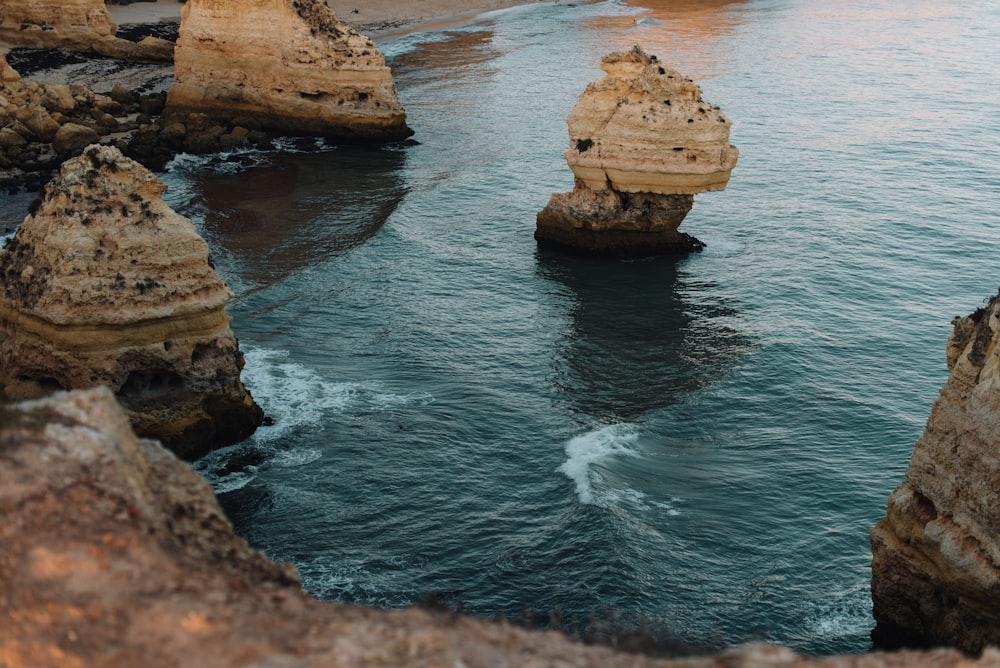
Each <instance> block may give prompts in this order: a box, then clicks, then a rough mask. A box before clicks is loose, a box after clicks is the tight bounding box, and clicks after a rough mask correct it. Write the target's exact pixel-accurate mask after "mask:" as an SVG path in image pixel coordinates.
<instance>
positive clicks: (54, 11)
mask: <svg viewBox="0 0 1000 668" xmlns="http://www.w3.org/2000/svg"><path fill="white" fill-rule="evenodd" d="M115 30H116V26H115V23H114V21H112V20H111V15H110V14H108V10H107V7H105V6H104V0H3V2H2V3H0V41H5V42H8V43H10V44H15V45H18V46H33V47H44V48H56V47H64V48H69V49H80V50H85V51H86V50H89V49H90V48H91V46H92V45H93V44H94V42H97V41H99V40H101V39H104V38H107V37H113V36H114V34H115Z"/></svg>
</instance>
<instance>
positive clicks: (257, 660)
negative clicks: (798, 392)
mask: <svg viewBox="0 0 1000 668" xmlns="http://www.w3.org/2000/svg"><path fill="white" fill-rule="evenodd" d="M0 459H2V462H3V466H0V511H2V512H3V520H4V521H3V522H0V545H3V550H0V628H2V629H3V632H2V633H0V660H2V661H3V663H4V664H5V665H6V666H8V667H9V668H21V667H28V666H30V667H32V668H49V667H52V668H55V667H58V668H66V667H71V668H76V667H83V666H101V667H102V668H126V667H127V668H133V667H134V666H145V667H146V668H159V667H161V666H163V667H166V666H187V665H198V666H212V667H213V668H230V667H232V668H235V667H240V668H244V667H246V666H261V667H263V666H289V667H292V666H294V667H296V668H311V667H316V668H319V667H324V666H330V667H333V666H336V667H337V668H352V667H355V666H423V667H425V668H438V667H441V668H444V667H448V668H453V667H454V666H469V667H470V668H477V667H480V666H483V667H485V666H576V667H578V668H596V667H598V666H601V667H606V668H618V667H625V666H628V667H631V668H652V667H653V666H660V667H661V668H722V667H726V668H751V667H756V668H759V667H761V666H779V665H780V666H784V667H787V668H796V667H802V668H805V667H815V668H890V667H898V668H903V667H906V668H931V667H934V668H959V667H962V668H977V667H982V668H985V667H986V666H997V665H1000V653H997V652H995V651H989V652H987V653H986V654H985V655H984V656H983V657H982V658H981V659H978V660H973V659H968V658H967V657H963V656H962V655H961V654H959V653H958V652H954V651H952V652H947V651H937V652H929V653H926V654H917V653H913V652H909V653H900V654H872V655H858V656H846V657H833V658H808V657H797V656H795V655H794V654H793V653H792V652H790V651H788V650H787V649H783V648H780V647H772V646H767V645H757V646H751V647H746V648H741V649H738V650H733V651H730V652H726V653H724V654H722V655H720V656H718V657H702V658H694V659H685V660H670V659H653V658H649V657H645V656H637V655H634V654H624V653H619V652H615V651H613V650H611V649H609V648H607V647H595V646H590V647H588V646H584V645H579V644H575V643H571V642H569V641H567V640H566V639H565V638H564V637H562V636H561V635H559V634H557V633H554V632H548V633H542V632H533V631H527V630H524V629H519V628H514V627H511V626H509V625H506V624H499V623H489V622H485V621H482V620H477V619H472V618H469V617H463V616H461V615H456V614H454V613H451V612H436V611H429V610H418V609H410V610H372V609H366V608H360V607H347V606H343V605H338V604H334V603H322V602H319V601H316V600H314V599H311V598H309V597H308V596H307V595H306V594H304V593H303V592H302V591H301V587H300V585H299V582H298V578H297V575H296V573H295V571H294V569H293V568H292V567H291V566H289V565H287V564H285V565H280V564H275V563H273V562H271V561H269V560H268V559H267V558H266V557H265V556H264V555H262V554H260V553H259V552H256V551H255V550H253V549H251V548H249V547H248V546H247V544H246V542H245V541H243V540H242V539H240V538H237V537H236V536H235V535H233V533H232V530H231V527H230V525H229V523H228V521H227V520H226V517H225V515H224V514H223V512H222V510H221V509H220V508H219V505H218V503H217V502H216V500H215V497H214V496H213V495H212V491H211V489H209V487H208V485H207V484H206V483H205V481H204V480H203V479H202V478H200V477H199V476H198V475H197V474H195V473H194V472H193V471H192V470H191V469H190V467H188V466H186V465H185V464H184V463H182V462H180V461H178V460H177V458H176V457H174V456H173V455H171V454H170V453H169V452H168V451H166V450H164V449H163V448H162V447H160V446H159V444H157V443H156V442H153V441H144V440H137V439H136V438H135V437H134V435H133V434H132V433H131V431H130V429H129V426H128V422H127V420H126V418H125V416H124V415H123V414H122V412H121V410H120V408H119V407H118V406H117V405H116V403H115V401H114V397H113V396H112V394H111V392H110V391H108V390H107V389H106V388H100V389H93V390H87V391H75V392H70V393H61V394H58V395H55V396H53V397H51V398H48V399H44V400H40V401H33V402H25V403H22V404H19V405H17V406H7V407H2V408H0Z"/></svg>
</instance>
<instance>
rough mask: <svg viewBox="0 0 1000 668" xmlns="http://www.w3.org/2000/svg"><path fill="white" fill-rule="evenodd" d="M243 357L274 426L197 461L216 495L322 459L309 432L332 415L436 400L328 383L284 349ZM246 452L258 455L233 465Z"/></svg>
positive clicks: (380, 387)
mask: <svg viewBox="0 0 1000 668" xmlns="http://www.w3.org/2000/svg"><path fill="white" fill-rule="evenodd" d="M243 354H244V356H245V357H246V366H245V367H244V368H243V373H242V378H243V383H244V384H245V385H246V387H247V389H248V390H250V393H251V394H252V395H253V397H254V400H255V401H256V402H257V403H258V404H259V405H260V406H261V407H262V408H263V409H264V413H265V414H266V415H267V416H268V417H269V418H270V419H271V420H272V421H273V423H272V424H270V425H264V426H261V427H260V428H258V429H257V431H256V432H255V433H254V435H253V436H251V437H250V439H249V440H247V441H246V442H245V443H241V444H238V445H235V446H232V447H229V448H224V449H221V450H217V451H215V452H212V453H209V454H208V455H206V456H205V457H203V458H202V459H200V460H199V461H198V462H196V463H195V468H196V469H197V470H198V471H199V472H200V473H201V474H202V475H203V476H204V477H205V478H206V479H207V480H208V481H209V483H210V484H211V485H212V489H214V490H215V492H216V493H217V494H222V493H225V492H231V491H233V490H236V489H239V488H241V487H245V486H246V485H247V484H249V483H250V482H251V481H252V480H254V479H255V478H256V477H257V475H258V474H259V472H260V471H261V470H262V469H264V468H267V467H271V466H275V467H280V468H294V467H297V466H306V465H308V464H311V463H313V462H315V461H317V460H318V459H320V458H321V457H322V456H323V452H322V450H321V449H320V448H317V447H315V441H313V440H312V439H310V438H309V435H308V433H309V430H311V429H314V428H319V427H321V426H322V425H323V424H326V423H328V422H329V419H330V416H331V415H336V414H340V413H344V412H349V411H365V412H380V411H385V410H392V409H398V408H400V407H406V406H426V405H428V404H430V403H432V402H433V401H434V397H433V396H432V395H430V394H428V393H426V392H418V393H405V394H404V393H393V392H388V391H386V388H385V386H384V384H383V383H379V382H336V381H331V380H328V379H326V378H324V377H323V376H322V375H320V374H319V373H317V372H316V371H315V370H314V369H310V368H309V367H307V366H305V365H304V364H300V363H298V362H293V361H291V360H290V359H289V353H288V352H286V351H279V350H268V349H266V348H254V347H252V346H251V347H247V346H244V348H243ZM248 450H251V451H254V452H255V453H256V456H251V457H248V458H247V460H248V462H250V463H245V464H240V465H239V466H236V467H234V466H230V465H229V464H230V462H231V461H234V460H236V459H239V458H240V457H245V456H246V453H247V451H248ZM253 462H259V463H253Z"/></svg>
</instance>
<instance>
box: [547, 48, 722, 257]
mask: <svg viewBox="0 0 1000 668" xmlns="http://www.w3.org/2000/svg"><path fill="white" fill-rule="evenodd" d="M601 67H602V69H603V70H604V71H605V73H606V76H605V77H604V78H603V79H601V80H600V81H597V82H594V83H591V84H590V85H589V86H587V89H586V90H585V91H584V93H583V94H582V95H581V96H580V101H579V102H578V103H577V105H576V107H574V108H573V111H572V112H570V115H569V118H568V119H567V124H568V126H569V136H570V148H569V150H568V151H567V152H566V162H567V163H568V164H569V166H570V169H572V170H573V174H574V176H575V180H576V185H575V187H574V189H573V192H572V193H567V194H555V195H553V196H552V199H551V200H550V201H549V204H548V206H546V207H545V209H544V210H542V211H541V212H540V213H539V214H538V219H537V230H536V232H535V238H536V239H538V241H539V242H541V243H545V244H548V245H553V246H557V247H563V248H567V249H575V250H578V251H583V252H591V253H595V254H602V255H605V254H606V255H650V254H658V253H664V252H670V251H678V250H680V251H686V250H691V249H696V248H700V247H701V244H700V242H698V241H697V240H695V239H693V238H692V237H690V236H688V235H686V234H683V233H679V232H678V231H677V227H678V226H679V225H680V224H681V221H683V220H684V216H686V215H687V212H688V211H689V210H690V209H691V206H692V204H693V202H694V194H695V193H699V192H705V191H709V190H722V189H723V188H725V187H726V183H728V181H729V174H730V171H731V170H732V168H733V167H734V166H735V164H736V158H737V156H738V151H737V149H736V147H735V146H732V145H731V144H730V143H729V128H730V125H731V123H730V121H729V119H728V118H727V117H726V115H725V114H724V113H722V111H721V110H720V109H719V108H718V107H716V106H713V105H711V104H709V103H707V102H705V101H704V100H702V98H701V90H700V89H699V88H698V86H696V85H695V84H694V83H692V82H691V80H690V79H688V78H686V77H685V76H683V75H682V74H680V73H679V72H677V71H675V70H672V69H670V68H667V67H665V66H663V65H662V64H661V63H660V62H659V61H658V60H657V58H656V56H649V55H647V54H646V53H645V52H643V50H642V49H641V48H640V47H638V46H636V47H634V48H633V49H632V50H631V51H629V52H624V53H612V54H609V55H607V56H605V57H604V59H603V62H602V64H601Z"/></svg>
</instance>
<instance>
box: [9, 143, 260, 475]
mask: <svg viewBox="0 0 1000 668" xmlns="http://www.w3.org/2000/svg"><path fill="white" fill-rule="evenodd" d="M165 190H166V186H165V185H164V184H163V183H162V182H161V181H160V180H159V179H157V178H156V177H155V176H154V175H153V174H152V173H150V172H149V171H148V170H146V169H145V168H144V167H142V166H141V165H139V164H138V163H136V162H134V161H132V160H130V159H127V158H125V157H123V156H122V155H121V153H120V152H119V151H118V150H117V149H115V148H111V147H101V146H96V145H94V146H90V147H88V148H86V149H85V150H84V152H83V154H82V155H80V156H79V157H77V158H74V159H72V160H69V161H67V162H66V163H64V164H63V166H62V168H61V170H60V173H59V175H58V176H57V177H56V178H55V179H54V180H53V181H52V182H50V183H49V185H48V186H46V188H45V192H44V195H43V198H42V199H41V200H40V201H36V203H35V204H34V205H33V206H32V212H31V213H30V214H29V215H28V217H27V218H26V219H25V220H24V222H23V223H22V224H21V226H20V227H19V228H18V230H17V233H16V234H15V236H14V237H13V238H12V239H11V240H10V241H9V242H8V243H7V245H6V246H5V248H4V249H3V250H2V251H0V272H2V274H3V281H4V286H3V294H2V295H0V400H3V401H7V402H9V401H18V400H22V399H31V398H36V397H41V396H44V395H47V394H49V393H51V392H53V391H56V390H68V389H77V388H87V387H93V386H97V385H105V386H108V387H110V388H111V389H112V390H113V391H114V393H115V395H116V396H117V397H118V400H119V401H120V402H121V403H122V405H123V406H124V407H125V409H126V410H127V411H128V414H129V418H130V419H131V422H132V425H133V426H134V427H135V430H136V432H137V433H139V434H140V435H142V436H146V437H150V438H156V439H159V440H161V441H162V442H163V443H164V444H165V445H166V446H167V447H169V448H171V449H172V450H174V452H176V453H177V454H179V455H180V456H182V457H186V458H195V457H197V456H199V455H201V454H203V453H205V452H207V451H208V450H210V449H212V448H215V447H221V446H224V445H228V444H231V443H234V442H237V441H240V440H242V439H245V438H246V437H248V436H249V435H250V434H252V433H253V431H254V430H255V429H256V428H257V426H258V425H259V424H260V423H261V421H262V419H263V412H262V411H261V409H260V407H259V406H257V405H256V404H255V403H254V401H253V399H252V398H251V396H250V394H249V393H248V392H247V391H246V390H245V389H244V387H243V384H242V382H241V381H240V370H241V369H242V367H243V356H242V354H241V352H240V350H239V347H238V344H237V341H236V338H235V337H234V336H233V332H232V330H231V329H230V317H229V315H228V314H227V313H226V310H225V305H226V303H227V302H228V301H229V299H230V298H231V297H232V296H233V295H232V292H230V291H229V289H228V288H227V287H226V285H225V283H224V282H223V281H222V279H221V278H220V277H219V275H218V273H216V271H215V270H214V269H213V268H212V266H211V264H212V261H211V258H210V257H209V252H208V247H207V245H206V244H205V241H204V240H203V239H202V238H201V237H200V236H199V235H198V233H197V231H196V230H195V228H194V225H192V224H191V221H190V220H188V219H187V218H184V217H183V216H181V215H179V214H177V213H176V212H174V211H173V210H171V209H170V208H169V207H168V206H167V205H166V204H165V203H164V202H163V200H162V197H161V195H162V193H163V192H164V191H165Z"/></svg>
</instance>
